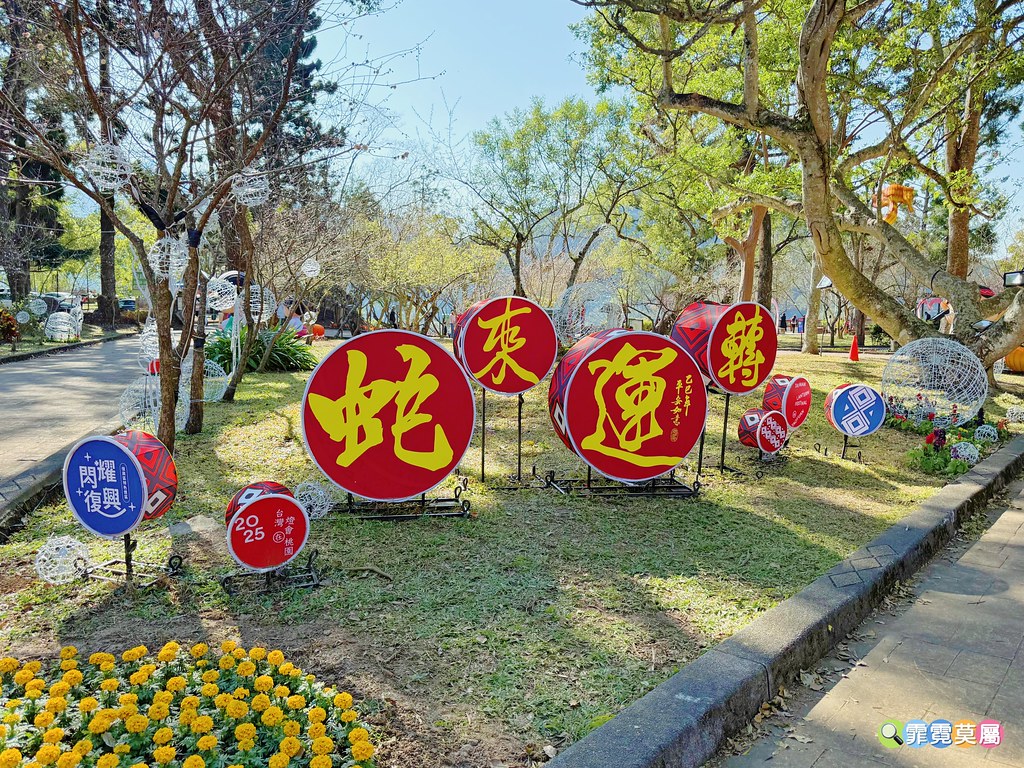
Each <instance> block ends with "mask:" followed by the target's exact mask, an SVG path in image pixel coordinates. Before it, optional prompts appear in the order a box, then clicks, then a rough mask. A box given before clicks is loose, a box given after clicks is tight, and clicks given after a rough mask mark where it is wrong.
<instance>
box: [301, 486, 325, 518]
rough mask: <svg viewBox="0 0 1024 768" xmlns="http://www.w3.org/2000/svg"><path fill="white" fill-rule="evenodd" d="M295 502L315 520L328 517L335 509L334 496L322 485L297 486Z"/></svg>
mask: <svg viewBox="0 0 1024 768" xmlns="http://www.w3.org/2000/svg"><path fill="white" fill-rule="evenodd" d="M295 500H296V501H297V502H299V503H300V504H301V505H302V506H304V507H305V508H306V512H308V513H309V516H310V517H311V518H313V519H314V520H319V519H321V518H324V517H326V516H327V513H328V512H330V511H331V510H332V509H333V508H334V494H333V493H331V491H330V489H329V488H327V487H326V486H324V485H323V484H322V483H316V482H308V483H299V484H298V485H296V486H295Z"/></svg>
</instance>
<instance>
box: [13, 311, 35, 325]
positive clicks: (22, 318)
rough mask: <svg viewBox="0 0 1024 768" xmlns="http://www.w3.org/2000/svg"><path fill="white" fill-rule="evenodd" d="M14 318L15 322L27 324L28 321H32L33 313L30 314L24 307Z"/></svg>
mask: <svg viewBox="0 0 1024 768" xmlns="http://www.w3.org/2000/svg"><path fill="white" fill-rule="evenodd" d="M14 320H15V322H17V323H18V325H26V324H27V323H30V322H32V315H30V314H29V313H28V312H26V311H25V310H24V309H23V310H21V312H19V313H18V314H16V315H15V316H14Z"/></svg>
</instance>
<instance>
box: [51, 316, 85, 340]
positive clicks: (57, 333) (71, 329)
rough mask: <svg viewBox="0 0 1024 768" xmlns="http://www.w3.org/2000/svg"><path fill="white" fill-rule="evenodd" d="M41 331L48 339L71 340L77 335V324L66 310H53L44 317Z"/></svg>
mask: <svg viewBox="0 0 1024 768" xmlns="http://www.w3.org/2000/svg"><path fill="white" fill-rule="evenodd" d="M43 333H44V334H46V338H48V339H49V340H50V341H71V340H72V339H74V338H76V337H77V336H78V324H77V323H76V322H75V319H74V318H73V317H72V316H71V315H70V314H69V313H67V312H54V313H53V314H52V315H50V316H49V317H48V318H46V325H45V326H44V327H43Z"/></svg>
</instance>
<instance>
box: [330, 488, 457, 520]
mask: <svg viewBox="0 0 1024 768" xmlns="http://www.w3.org/2000/svg"><path fill="white" fill-rule="evenodd" d="M468 488H469V478H467V477H461V478H459V481H458V483H457V484H456V486H455V489H454V491H453V492H452V495H451V496H434V497H430V498H427V495H426V494H425V493H424V494H422V495H421V496H420V497H419V498H418V499H410V500H408V501H396V502H385V501H368V500H366V499H357V498H356V497H355V496H353V495H352V494H351V493H350V494H348V499H347V500H346V501H343V502H340V503H339V504H335V505H334V507H332V510H331V511H332V512H341V513H345V514H351V515H355V516H356V517H357V518H358V519H359V520H376V521H383V522H401V521H403V520H419V519H421V518H424V517H473V516H474V515H473V513H472V512H471V506H470V503H469V501H468V500H467V499H463V498H462V493H463V491H465V490H467V489H468Z"/></svg>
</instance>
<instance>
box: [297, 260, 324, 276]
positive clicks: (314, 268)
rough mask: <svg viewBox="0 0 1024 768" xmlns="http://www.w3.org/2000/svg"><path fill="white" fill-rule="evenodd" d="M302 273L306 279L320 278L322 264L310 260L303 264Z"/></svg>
mask: <svg viewBox="0 0 1024 768" xmlns="http://www.w3.org/2000/svg"><path fill="white" fill-rule="evenodd" d="M300 271H301V272H302V274H303V275H304V276H305V277H309V278H314V277H320V271H321V267H320V262H319V261H317V260H316V259H314V258H308V259H306V260H305V261H304V262H302V266H301V267H300Z"/></svg>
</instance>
